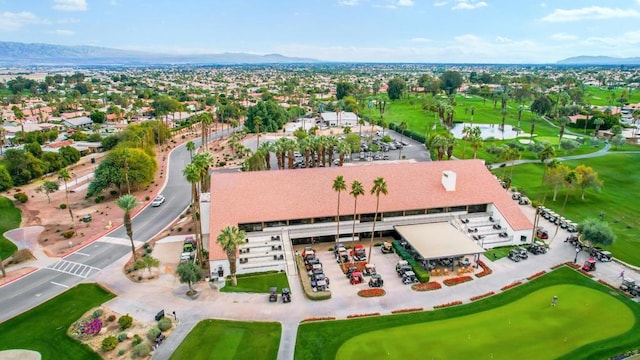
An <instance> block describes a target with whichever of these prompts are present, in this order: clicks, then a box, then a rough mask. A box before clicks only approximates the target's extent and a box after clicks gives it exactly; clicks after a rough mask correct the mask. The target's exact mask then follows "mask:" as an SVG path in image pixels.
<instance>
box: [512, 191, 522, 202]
mask: <svg viewBox="0 0 640 360" xmlns="http://www.w3.org/2000/svg"><path fill="white" fill-rule="evenodd" d="M521 198H522V194H520V193H519V192H517V191H516V192H514V193H513V194H511V199H513V200H520V199H521Z"/></svg>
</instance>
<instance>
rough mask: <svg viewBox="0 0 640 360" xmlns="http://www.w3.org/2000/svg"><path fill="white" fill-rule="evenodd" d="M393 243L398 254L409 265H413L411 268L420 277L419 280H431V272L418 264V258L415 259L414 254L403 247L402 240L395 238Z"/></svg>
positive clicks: (422, 281)
mask: <svg viewBox="0 0 640 360" xmlns="http://www.w3.org/2000/svg"><path fill="white" fill-rule="evenodd" d="M392 244H393V248H394V249H395V250H396V254H398V255H400V257H402V258H403V259H405V260H407V262H408V263H409V265H411V268H412V269H413V272H414V273H416V277H417V278H418V280H419V281H420V282H421V283H424V282H429V272H428V271H427V270H425V269H424V268H423V267H422V266H421V265H420V264H418V262H417V261H416V259H414V258H413V256H411V254H409V253H408V252H407V250H406V249H405V248H404V247H402V245H400V242H399V241H397V240H394V241H393V243H392Z"/></svg>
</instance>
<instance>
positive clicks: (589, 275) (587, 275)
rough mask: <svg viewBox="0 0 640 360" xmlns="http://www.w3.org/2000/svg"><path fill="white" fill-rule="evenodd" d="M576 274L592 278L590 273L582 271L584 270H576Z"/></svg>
mask: <svg viewBox="0 0 640 360" xmlns="http://www.w3.org/2000/svg"><path fill="white" fill-rule="evenodd" d="M578 272H580V273H582V275H584V276H586V277H589V278H592V277H593V275H591V273H590V272H588V271H584V270H582V269H578Z"/></svg>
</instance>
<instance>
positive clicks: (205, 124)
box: [198, 112, 213, 149]
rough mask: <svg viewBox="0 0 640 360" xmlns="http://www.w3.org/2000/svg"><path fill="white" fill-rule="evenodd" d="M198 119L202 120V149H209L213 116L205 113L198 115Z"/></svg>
mask: <svg viewBox="0 0 640 360" xmlns="http://www.w3.org/2000/svg"><path fill="white" fill-rule="evenodd" d="M198 119H199V120H200V125H201V128H202V134H201V135H202V148H203V149H206V148H207V140H208V138H209V126H211V123H212V122H213V115H211V113H209V112H203V113H201V114H200V115H198Z"/></svg>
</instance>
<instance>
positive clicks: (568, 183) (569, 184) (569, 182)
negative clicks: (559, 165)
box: [562, 170, 578, 211]
mask: <svg viewBox="0 0 640 360" xmlns="http://www.w3.org/2000/svg"><path fill="white" fill-rule="evenodd" d="M577 182H578V174H576V172H575V171H574V170H571V171H569V172H568V173H567V175H566V176H565V177H564V186H565V190H566V194H565V195H564V203H563V204H562V210H563V211H564V207H565V206H567V200H568V199H569V190H571V189H572V188H573V187H574V186H575V184H576V183H577Z"/></svg>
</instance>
